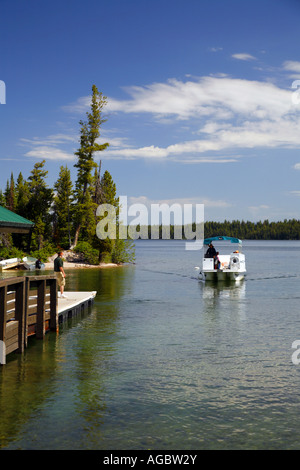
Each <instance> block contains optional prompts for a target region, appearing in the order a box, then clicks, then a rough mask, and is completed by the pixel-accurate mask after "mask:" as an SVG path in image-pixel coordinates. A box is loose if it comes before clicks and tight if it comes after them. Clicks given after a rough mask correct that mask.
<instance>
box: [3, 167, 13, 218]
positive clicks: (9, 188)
mask: <svg viewBox="0 0 300 470" xmlns="http://www.w3.org/2000/svg"><path fill="white" fill-rule="evenodd" d="M4 195H5V201H6V207H7V209H9V210H10V211H12V212H14V211H15V208H16V194H15V181H14V175H13V173H12V172H11V175H10V181H9V180H7V183H6V189H5V193H4Z"/></svg>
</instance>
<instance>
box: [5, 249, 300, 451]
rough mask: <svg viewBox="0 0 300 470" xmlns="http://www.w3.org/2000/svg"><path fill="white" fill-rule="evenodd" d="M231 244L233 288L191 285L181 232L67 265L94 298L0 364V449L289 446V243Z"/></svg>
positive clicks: (297, 262) (294, 434) (294, 334)
mask: <svg viewBox="0 0 300 470" xmlns="http://www.w3.org/2000/svg"><path fill="white" fill-rule="evenodd" d="M218 247H219V251H220V254H222V253H225V252H226V251H225V245H218ZM243 251H244V253H245V254H246V267H247V277H246V280H245V281H243V282H242V283H241V284H240V285H236V286H235V285H233V286H232V285H231V286H226V285H209V284H208V283H207V284H204V283H202V282H199V281H198V280H197V275H196V274H197V272H196V271H195V269H194V267H195V266H200V263H201V261H200V256H201V253H202V252H201V251H186V250H185V249H184V242H183V241H167V240H166V241H163V240H162V241H160V240H153V241H150V240H139V241H137V243H136V264H135V265H134V266H126V267H120V268H107V269H92V270H72V271H68V272H67V274H68V277H67V287H66V289H67V290H89V291H92V290H97V297H96V299H95V303H94V304H93V306H92V307H91V308H90V310H89V311H88V312H86V314H85V315H84V316H82V317H81V318H78V319H73V320H70V321H69V322H68V323H66V324H64V325H62V326H61V327H60V333H59V334H58V335H57V334H55V333H48V334H47V335H46V339H45V340H44V341H37V340H35V339H34V338H31V339H30V341H29V348H28V349H26V351H25V354H24V355H22V356H20V355H16V354H13V355H10V356H8V361H7V364H6V365H5V366H3V367H1V368H0V448H2V449H105V450H110V449H119V450H131V449H135V450H139V449H140V450H143V449H153V450H155V449H156V450H172V449H185V450H188V449H195V450H196V449H197V450H201V449H300V435H299V419H300V365H295V364H294V363H293V362H292V354H293V353H294V352H295V349H292V344H293V342H294V341H295V340H300V308H299V299H300V292H299V283H300V270H299V267H300V242H296V241H294V242H292V241H289V242H283V241H278V242H275V241H272V242H271V241H245V242H244V245H243Z"/></svg>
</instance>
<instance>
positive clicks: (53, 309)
mask: <svg viewBox="0 0 300 470" xmlns="http://www.w3.org/2000/svg"><path fill="white" fill-rule="evenodd" d="M49 282H50V330H52V331H56V332H58V330H59V327H58V311H57V281H56V277H55V278H54V279H50V280H49Z"/></svg>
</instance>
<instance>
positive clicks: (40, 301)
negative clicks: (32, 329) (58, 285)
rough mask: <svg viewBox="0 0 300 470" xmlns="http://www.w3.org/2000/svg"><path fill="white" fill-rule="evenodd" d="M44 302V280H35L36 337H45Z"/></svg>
mask: <svg viewBox="0 0 300 470" xmlns="http://www.w3.org/2000/svg"><path fill="white" fill-rule="evenodd" d="M45 304H46V280H45V279H43V280H41V281H38V282H37V318H36V338H37V339H44V337H45V332H46V328H45Z"/></svg>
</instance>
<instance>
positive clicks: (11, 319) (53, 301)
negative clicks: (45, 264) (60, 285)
mask: <svg viewBox="0 0 300 470" xmlns="http://www.w3.org/2000/svg"><path fill="white" fill-rule="evenodd" d="M65 295H66V298H59V297H58V292H57V282H56V276H55V275H45V276H43V275H40V276H18V277H11V278H7V279H2V280H0V365H1V364H5V363H6V356H7V355H8V354H10V353H12V352H19V353H23V352H24V349H25V348H26V347H27V345H28V338H29V337H30V336H33V335H34V336H35V337H36V338H38V339H43V338H44V336H45V334H46V332H47V331H50V330H52V331H56V332H58V330H59V323H62V322H64V321H66V320H67V319H69V318H71V317H73V316H76V315H78V314H79V313H81V312H82V310H83V309H85V308H86V307H88V306H89V305H91V304H92V302H93V301H94V298H95V296H96V291H92V292H66V293H65Z"/></svg>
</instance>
